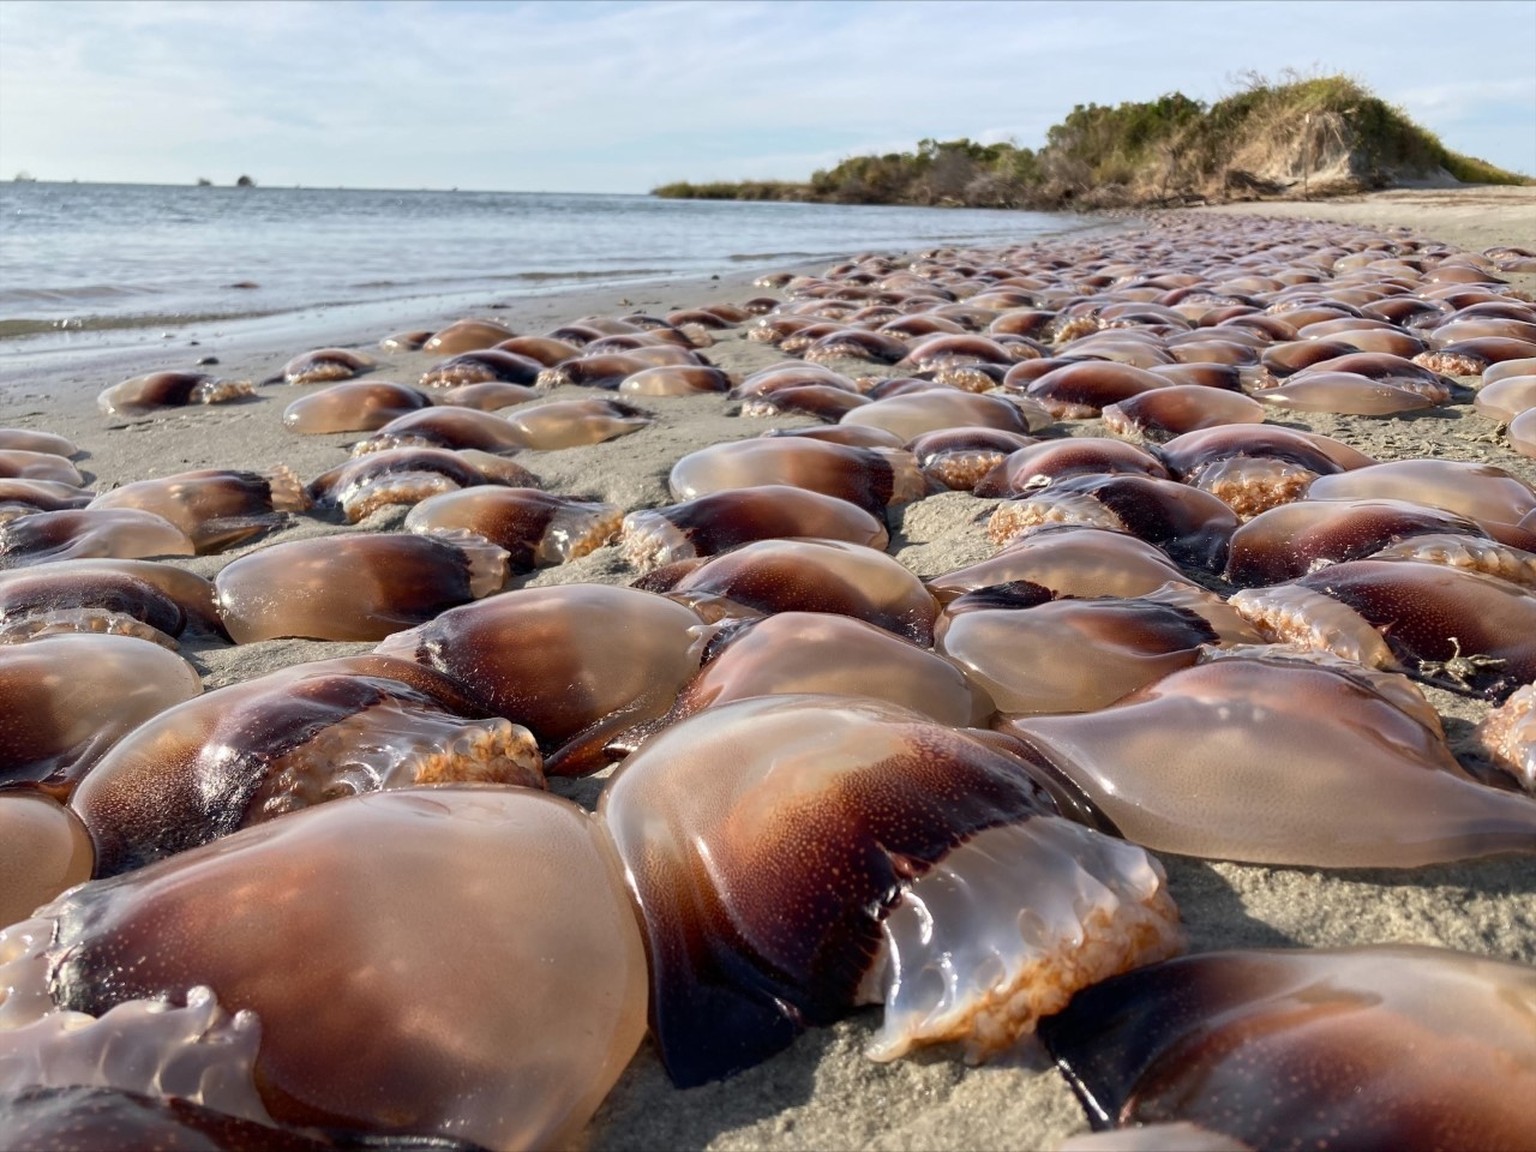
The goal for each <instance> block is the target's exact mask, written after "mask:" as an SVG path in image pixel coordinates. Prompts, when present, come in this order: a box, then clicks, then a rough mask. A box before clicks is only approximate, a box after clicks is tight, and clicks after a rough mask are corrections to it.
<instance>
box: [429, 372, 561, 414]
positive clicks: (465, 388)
mask: <svg viewBox="0 0 1536 1152" xmlns="http://www.w3.org/2000/svg"><path fill="white" fill-rule="evenodd" d="M542 395H543V393H542V392H540V391H539V390H538V389H537V388H530V387H529V386H528V385H526V384H507V383H505V382H503V381H501V380H487V381H485V382H483V383H480V384H460V385H459V386H458V387H457V388H444V389H442V390H441V391H440V392H438V393H437V394H436V395H435V396H434V397H433V400H434V401H435V402H436V403H437V404H439V405H442V406H443V407H454V408H474V409H477V410H479V411H481V412H496V411H498V410H500V409H502V408H511V407H513V406H514V405H516V404H526V403H528V401H530V400H537V399H538V398H539V397H540V396H542ZM402 415H403V413H402Z"/></svg>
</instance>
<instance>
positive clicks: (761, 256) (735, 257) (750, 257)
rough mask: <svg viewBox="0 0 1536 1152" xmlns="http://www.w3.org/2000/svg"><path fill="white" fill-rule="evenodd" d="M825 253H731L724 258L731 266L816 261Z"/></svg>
mask: <svg viewBox="0 0 1536 1152" xmlns="http://www.w3.org/2000/svg"><path fill="white" fill-rule="evenodd" d="M825 255H826V253H825V252H732V253H731V254H730V255H729V256H727V257H726V259H727V260H729V261H730V262H731V263H733V264H745V263H748V262H749V261H754V260H816V259H819V258H821V257H823V256H825Z"/></svg>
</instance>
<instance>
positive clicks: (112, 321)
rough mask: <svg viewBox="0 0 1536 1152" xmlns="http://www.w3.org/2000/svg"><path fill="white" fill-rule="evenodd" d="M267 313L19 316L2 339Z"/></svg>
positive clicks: (3, 329)
mask: <svg viewBox="0 0 1536 1152" xmlns="http://www.w3.org/2000/svg"><path fill="white" fill-rule="evenodd" d="M271 315H274V313H273V312H272V311H270V310H268V311H265V312H156V313H145V314H139V315H135V316H65V317H63V318H60V319H54V320H43V319H34V318H32V317H25V316H23V317H18V318H15V319H9V320H0V340H19V339H22V338H24V337H27V336H39V335H42V334H43V333H45V332H111V331H114V330H118V329H124V328H176V327H180V326H183V325H187V324H201V323H206V322H209V321H215V320H251V319H255V318H257V317H260V316H271Z"/></svg>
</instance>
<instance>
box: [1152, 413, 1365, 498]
mask: <svg viewBox="0 0 1536 1152" xmlns="http://www.w3.org/2000/svg"><path fill="white" fill-rule="evenodd" d="M1161 455H1162V459H1163V461H1164V463H1165V464H1167V466H1168V471H1169V472H1171V473H1172V474H1173V478H1174V479H1176V480H1180V481H1182V482H1183V483H1185V484H1193V485H1194V486H1195V487H1196V488H1199V489H1200V490H1201V491H1204V492H1209V493H1210V494H1211V495H1212V496H1215V497H1216V498H1217V499H1218V500H1221V501H1222V502H1223V503H1224V504H1226V505H1228V506H1229V507H1230V508H1231V509H1232V510H1233V511H1234V512H1236V513H1237V514H1238V516H1239V517H1240V518H1242V519H1244V520H1246V519H1249V518H1250V517H1253V516H1257V515H1258V514H1259V513H1260V512H1263V511H1266V510H1267V509H1270V508H1273V507H1275V506H1277V505H1279V504H1285V503H1289V502H1290V501H1292V500H1297V499H1300V498H1301V497H1302V496H1303V495H1304V494H1308V493H1309V492H1310V486H1311V485H1312V484H1313V482H1314V481H1315V480H1316V479H1317V478H1318V477H1320V476H1331V475H1333V474H1335V473H1338V472H1344V471H1347V470H1350V469H1360V468H1364V467H1367V466H1369V465H1372V464H1375V463H1376V461H1375V460H1373V459H1372V458H1371V457H1369V456H1367V455H1366V454H1365V453H1363V452H1361V451H1359V450H1358V449H1355V448H1351V447H1350V446H1349V445H1348V444H1344V443H1342V442H1341V441H1338V440H1334V439H1332V438H1331V437H1328V436H1321V435H1318V434H1317V433H1310V432H1298V431H1294V430H1292V429H1290V428H1280V427H1276V426H1275V425H1273V424H1224V425H1221V426H1220V427H1217V428H1205V429H1202V430H1200V431H1198V432H1186V433H1184V434H1183V435H1182V436H1175V437H1174V438H1173V439H1172V440H1170V441H1168V442H1167V443H1166V444H1164V445H1163V446H1162V450H1161Z"/></svg>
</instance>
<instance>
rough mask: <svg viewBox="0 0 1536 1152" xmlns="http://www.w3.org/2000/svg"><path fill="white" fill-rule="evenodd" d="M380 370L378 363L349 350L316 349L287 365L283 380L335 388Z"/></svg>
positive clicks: (284, 367)
mask: <svg viewBox="0 0 1536 1152" xmlns="http://www.w3.org/2000/svg"><path fill="white" fill-rule="evenodd" d="M376 367H378V365H377V364H376V363H375V361H374V360H373V359H372V358H371V357H368V356H364V355H362V354H361V353H359V352H353V351H351V350H350V349H347V348H316V349H315V350H314V351H313V352H304V353H301V354H300V355H298V356H295V357H294V358H293V359H292V360H290V361H288V363H286V364H284V365H283V379H284V380H286V381H287V382H288V383H290V384H332V383H335V382H336V381H338V380H350V379H352V377H354V376H361V375H362V374H363V373H364V372H371V371H373V369H374V368H376Z"/></svg>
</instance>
